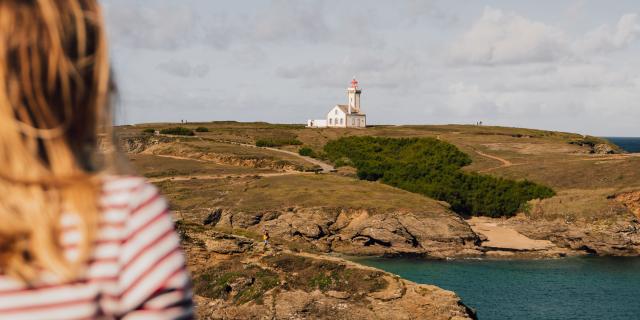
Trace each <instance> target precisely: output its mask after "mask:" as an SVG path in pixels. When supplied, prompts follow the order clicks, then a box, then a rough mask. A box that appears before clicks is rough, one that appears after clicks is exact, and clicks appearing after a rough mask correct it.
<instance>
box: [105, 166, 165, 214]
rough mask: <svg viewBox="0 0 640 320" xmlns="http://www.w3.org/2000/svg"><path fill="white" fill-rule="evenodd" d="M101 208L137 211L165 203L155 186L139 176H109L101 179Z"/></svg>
mask: <svg viewBox="0 0 640 320" xmlns="http://www.w3.org/2000/svg"><path fill="white" fill-rule="evenodd" d="M101 199H102V201H101V202H102V206H104V207H107V208H109V207H116V208H123V209H125V208H126V209H129V210H134V211H135V210H139V209H141V207H145V206H148V205H150V204H154V203H159V204H160V205H163V204H164V203H165V200H164V198H163V197H162V196H161V195H160V192H159V190H158V188H157V187H156V186H154V185H153V184H151V183H149V182H148V181H147V180H146V179H145V178H143V177H139V176H116V175H110V176H105V177H104V178H103V183H102V196H101Z"/></svg>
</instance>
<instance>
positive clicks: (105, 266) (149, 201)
mask: <svg viewBox="0 0 640 320" xmlns="http://www.w3.org/2000/svg"><path fill="white" fill-rule="evenodd" d="M100 203H101V208H102V209H101V211H102V212H101V217H100V218H101V219H100V225H99V228H98V234H97V239H96V243H95V246H94V247H93V252H92V255H91V259H90V261H89V263H88V266H87V269H86V274H85V276H83V277H81V279H80V280H76V281H74V282H72V283H60V282H59V281H56V280H55V277H53V276H51V275H44V276H43V277H42V278H43V279H42V280H41V281H39V282H38V283H37V284H35V285H32V286H31V287H27V286H25V285H24V284H23V283H21V282H19V281H16V280H15V279H12V278H9V277H7V276H3V275H1V274H0V319H12V320H22V319H25V320H26V319H28V320H38V319H69V320H70V319H127V320H129V319H192V318H193V305H192V300H191V289H190V280H189V274H188V273H187V271H186V269H185V260H184V257H183V255H182V252H181V250H180V241H179V238H178V236H177V234H176V232H175V231H174V226H173V221H172V220H171V217H170V214H169V211H168V207H167V203H166V201H165V200H164V198H162V196H160V194H159V193H158V190H157V189H156V188H155V187H154V186H152V185H150V184H148V183H146V182H145V181H144V180H143V179H142V178H135V177H111V178H108V179H106V181H105V183H104V187H103V192H102V196H101V199H100ZM76 219H77V218H76V216H74V215H68V214H67V215H64V216H63V218H62V227H63V233H62V244H63V246H64V247H65V254H66V255H67V257H68V258H73V257H74V256H77V254H78V242H79V241H80V238H81V236H80V233H79V231H78V229H77V224H76V223H77V220H76Z"/></svg>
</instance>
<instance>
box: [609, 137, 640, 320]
mask: <svg viewBox="0 0 640 320" xmlns="http://www.w3.org/2000/svg"><path fill="white" fill-rule="evenodd" d="M605 139H607V140H609V141H611V142H613V143H615V144H617V145H618V146H620V147H621V148H622V149H624V150H626V151H627V152H632V153H636V152H640V138H632V137H606V138H605ZM639 319H640V316H639Z"/></svg>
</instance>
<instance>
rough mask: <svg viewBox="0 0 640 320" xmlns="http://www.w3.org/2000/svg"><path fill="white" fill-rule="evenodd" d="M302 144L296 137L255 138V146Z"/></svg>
mask: <svg viewBox="0 0 640 320" xmlns="http://www.w3.org/2000/svg"><path fill="white" fill-rule="evenodd" d="M299 145H302V141H300V140H298V139H289V138H287V139H280V138H272V139H258V140H256V146H258V147H271V148H273V147H281V146H299Z"/></svg>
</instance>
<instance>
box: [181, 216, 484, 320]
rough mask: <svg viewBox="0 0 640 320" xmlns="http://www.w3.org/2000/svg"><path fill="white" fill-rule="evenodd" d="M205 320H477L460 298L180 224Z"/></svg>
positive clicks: (374, 272)
mask: <svg viewBox="0 0 640 320" xmlns="http://www.w3.org/2000/svg"><path fill="white" fill-rule="evenodd" d="M179 231H180V232H181V235H182V237H183V244H184V247H185V251H186V252H187V257H188V261H189V265H190V269H191V271H192V273H193V277H194V291H195V300H196V304H197V313H198V315H199V318H201V319H436V320H437V319H443V320H444V319H448V320H451V319H455V320H463V319H476V316H475V313H474V312H473V311H472V310H470V309H469V308H467V307H466V306H465V305H464V304H463V303H462V302H461V301H460V298H458V297H457V296H456V294H455V293H453V292H450V291H446V290H443V289H440V288H438V287H435V286H430V285H420V284H416V283H413V282H411V281H407V280H404V279H401V278H399V277H398V276H395V275H392V274H389V273H387V272H383V271H381V270H378V269H375V268H370V267H365V266H361V265H359V264H356V263H352V262H349V261H347V260H343V259H340V258H336V257H328V256H322V255H317V254H310V253H301V252H294V251H291V250H289V249H286V248H285V247H283V246H279V245H270V246H264V245H263V244H258V242H256V241H254V240H252V239H250V238H247V237H242V236H237V235H229V234H225V233H220V232H217V231H214V230H211V229H202V228H201V227H199V226H189V225H185V224H179Z"/></svg>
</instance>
